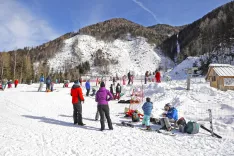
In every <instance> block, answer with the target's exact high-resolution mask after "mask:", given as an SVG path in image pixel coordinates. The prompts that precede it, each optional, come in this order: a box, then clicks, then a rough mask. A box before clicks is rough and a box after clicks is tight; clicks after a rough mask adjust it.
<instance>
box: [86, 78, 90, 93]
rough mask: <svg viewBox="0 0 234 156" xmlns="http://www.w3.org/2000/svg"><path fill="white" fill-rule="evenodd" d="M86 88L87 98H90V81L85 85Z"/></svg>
mask: <svg viewBox="0 0 234 156" xmlns="http://www.w3.org/2000/svg"><path fill="white" fill-rule="evenodd" d="M85 88H86V96H89V92H90V88H91V86H90V80H87V81H86V83H85Z"/></svg>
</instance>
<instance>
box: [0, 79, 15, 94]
mask: <svg viewBox="0 0 234 156" xmlns="http://www.w3.org/2000/svg"><path fill="white" fill-rule="evenodd" d="M12 84H13V82H12V80H9V81H8V80H7V79H3V80H2V81H0V89H2V90H3V91H4V90H5V89H6V87H7V88H12ZM18 84H19V80H18V79H16V80H15V81H14V85H15V88H17V86H18Z"/></svg>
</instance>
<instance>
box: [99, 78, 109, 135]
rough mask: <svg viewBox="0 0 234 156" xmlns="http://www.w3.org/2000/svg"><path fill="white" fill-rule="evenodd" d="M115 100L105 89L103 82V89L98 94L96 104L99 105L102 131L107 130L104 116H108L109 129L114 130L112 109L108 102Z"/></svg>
mask: <svg viewBox="0 0 234 156" xmlns="http://www.w3.org/2000/svg"><path fill="white" fill-rule="evenodd" d="M112 99H113V95H112V94H111V93H110V91H109V90H107V89H106V88H105V83H104V82H101V87H100V89H99V90H98V91H97V93H96V102H97V103H98V112H99V114H100V116H101V119H100V123H101V131H103V130H104V129H105V122H104V120H105V119H104V115H105V116H106V119H107V122H108V127H109V129H110V130H113V126H112V122H111V119H110V109H109V105H108V102H109V101H110V100H112Z"/></svg>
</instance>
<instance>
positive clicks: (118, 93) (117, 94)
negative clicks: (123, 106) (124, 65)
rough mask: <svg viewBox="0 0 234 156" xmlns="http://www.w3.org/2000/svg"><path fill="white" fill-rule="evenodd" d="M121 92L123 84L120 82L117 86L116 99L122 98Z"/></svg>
mask: <svg viewBox="0 0 234 156" xmlns="http://www.w3.org/2000/svg"><path fill="white" fill-rule="evenodd" d="M120 93H121V86H120V84H119V83H118V84H117V86H116V95H115V99H118V100H119V99H120Z"/></svg>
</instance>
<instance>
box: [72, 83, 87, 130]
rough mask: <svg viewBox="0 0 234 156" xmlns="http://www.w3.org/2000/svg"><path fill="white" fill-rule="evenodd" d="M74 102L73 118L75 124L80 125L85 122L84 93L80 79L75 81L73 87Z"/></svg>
mask: <svg viewBox="0 0 234 156" xmlns="http://www.w3.org/2000/svg"><path fill="white" fill-rule="evenodd" d="M71 96H72V104H73V120H74V125H75V124H77V123H78V125H80V126H84V125H85V124H84V123H83V121H82V104H81V102H82V101H83V102H84V97H83V93H82V88H81V87H80V83H79V81H78V80H76V81H75V83H74V85H73V86H72V88H71Z"/></svg>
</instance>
